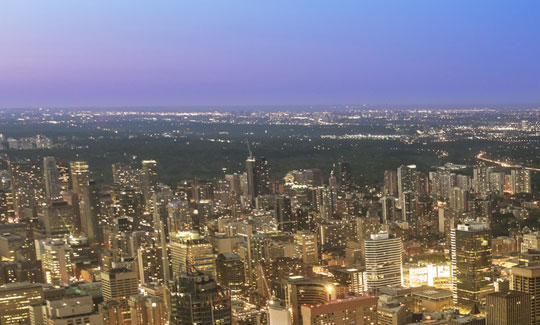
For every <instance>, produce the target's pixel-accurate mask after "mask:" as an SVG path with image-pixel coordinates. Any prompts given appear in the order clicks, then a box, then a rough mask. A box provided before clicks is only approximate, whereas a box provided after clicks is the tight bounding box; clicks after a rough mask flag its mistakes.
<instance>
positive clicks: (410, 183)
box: [397, 165, 418, 208]
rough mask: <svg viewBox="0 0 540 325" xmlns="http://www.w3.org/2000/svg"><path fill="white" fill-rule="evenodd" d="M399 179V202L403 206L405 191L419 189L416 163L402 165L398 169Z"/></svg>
mask: <svg viewBox="0 0 540 325" xmlns="http://www.w3.org/2000/svg"><path fill="white" fill-rule="evenodd" d="M397 180H398V195H399V196H398V203H399V207H400V208H402V207H403V204H404V203H403V200H404V199H403V193H405V192H407V191H411V192H416V191H417V189H418V175H417V171H416V165H409V166H400V167H399V168H398V169H397Z"/></svg>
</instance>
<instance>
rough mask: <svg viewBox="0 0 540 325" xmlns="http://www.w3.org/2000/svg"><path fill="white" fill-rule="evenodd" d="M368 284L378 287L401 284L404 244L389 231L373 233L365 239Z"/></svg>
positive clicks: (371, 286) (370, 287) (369, 286)
mask: <svg viewBox="0 0 540 325" xmlns="http://www.w3.org/2000/svg"><path fill="white" fill-rule="evenodd" d="M364 245H365V255H366V286H367V289H378V288H381V287H385V286H392V285H401V284H402V282H403V275H402V262H403V257H402V244H401V238H399V237H391V236H390V235H389V234H388V232H385V231H381V232H379V233H378V234H372V235H371V239H368V240H366V241H365V244H364Z"/></svg>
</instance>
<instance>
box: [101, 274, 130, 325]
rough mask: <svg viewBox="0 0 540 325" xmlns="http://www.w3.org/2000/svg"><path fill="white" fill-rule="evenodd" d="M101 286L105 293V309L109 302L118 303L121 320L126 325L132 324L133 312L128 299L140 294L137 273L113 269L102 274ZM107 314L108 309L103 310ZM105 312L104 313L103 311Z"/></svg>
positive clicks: (116, 308) (117, 307)
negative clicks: (126, 324)
mask: <svg viewBox="0 0 540 325" xmlns="http://www.w3.org/2000/svg"><path fill="white" fill-rule="evenodd" d="M101 284H102V292H103V302H104V304H103V307H109V306H107V303H108V302H116V303H118V304H117V306H115V310H116V311H118V312H119V314H120V315H119V318H120V319H121V320H123V322H124V324H125V323H128V324H130V323H131V312H130V309H129V306H128V299H129V297H131V296H134V295H136V294H137V293H138V290H137V287H138V285H137V273H135V272H134V271H131V270H129V269H126V268H124V267H120V268H111V269H109V270H107V271H102V272H101ZM103 309H104V311H105V312H106V311H107V309H108V308H103ZM102 312H103V311H102Z"/></svg>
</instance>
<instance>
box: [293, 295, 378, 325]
mask: <svg viewBox="0 0 540 325" xmlns="http://www.w3.org/2000/svg"><path fill="white" fill-rule="evenodd" d="M301 310H302V322H303V324H305V325H307V324H310V325H317V324H335V325H345V324H356V325H375V324H378V323H377V297H374V296H358V297H345V298H343V299H339V300H336V301H328V302H324V303H322V304H319V305H303V306H302V307H301Z"/></svg>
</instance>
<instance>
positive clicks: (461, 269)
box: [451, 222, 493, 314]
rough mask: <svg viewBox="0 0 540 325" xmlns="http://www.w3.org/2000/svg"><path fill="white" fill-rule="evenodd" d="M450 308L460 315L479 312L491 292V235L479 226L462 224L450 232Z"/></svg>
mask: <svg viewBox="0 0 540 325" xmlns="http://www.w3.org/2000/svg"><path fill="white" fill-rule="evenodd" d="M451 255H452V286H453V294H454V305H455V306H456V308H458V309H459V311H460V312H461V313H463V314H467V313H469V312H471V311H472V310H475V309H477V308H476V307H478V308H480V307H482V306H483V305H484V303H485V297H486V295H487V294H488V293H490V292H493V272H492V270H491V258H492V254H491V231H490V230H489V228H488V227H487V225H486V224H483V223H474V222H469V223H464V224H459V225H457V227H456V228H454V229H452V232H451Z"/></svg>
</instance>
